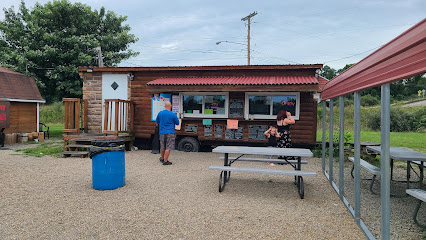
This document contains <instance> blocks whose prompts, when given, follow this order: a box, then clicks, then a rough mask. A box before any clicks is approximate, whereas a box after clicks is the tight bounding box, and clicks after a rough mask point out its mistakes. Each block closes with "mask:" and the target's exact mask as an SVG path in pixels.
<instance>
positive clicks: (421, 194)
mask: <svg viewBox="0 0 426 240" xmlns="http://www.w3.org/2000/svg"><path fill="white" fill-rule="evenodd" d="M405 192H406V193H407V194H409V195H411V196H413V197H415V198H417V200H418V202H417V206H416V209H415V210H414V214H413V220H414V222H415V223H416V224H417V225H418V226H420V227H422V228H426V225H424V224H421V223H419V222H418V220H417V213H418V212H419V210H420V205H422V202H426V191H425V190H423V189H407V190H405Z"/></svg>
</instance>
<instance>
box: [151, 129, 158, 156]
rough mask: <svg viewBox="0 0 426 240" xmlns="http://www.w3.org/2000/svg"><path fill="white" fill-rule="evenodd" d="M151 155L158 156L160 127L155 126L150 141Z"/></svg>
mask: <svg viewBox="0 0 426 240" xmlns="http://www.w3.org/2000/svg"><path fill="white" fill-rule="evenodd" d="M151 153H154V154H158V153H160V125H159V124H157V125H155V134H154V138H153V139H152V151H151Z"/></svg>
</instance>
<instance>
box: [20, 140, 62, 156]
mask: <svg viewBox="0 0 426 240" xmlns="http://www.w3.org/2000/svg"><path fill="white" fill-rule="evenodd" d="M37 145H38V146H36V147H31V148H25V149H18V150H15V151H16V152H21V153H23V154H24V155H28V156H33V157H43V156H45V155H50V156H53V157H60V154H59V153H60V152H62V151H63V150H64V145H63V143H62V142H50V141H48V142H42V143H37Z"/></svg>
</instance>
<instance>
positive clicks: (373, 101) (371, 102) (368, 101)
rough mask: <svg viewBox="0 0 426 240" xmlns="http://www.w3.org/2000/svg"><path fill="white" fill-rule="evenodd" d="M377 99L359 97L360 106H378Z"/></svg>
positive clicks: (368, 96)
mask: <svg viewBox="0 0 426 240" xmlns="http://www.w3.org/2000/svg"><path fill="white" fill-rule="evenodd" d="M379 104H380V101H379V99H377V98H375V97H373V96H371V95H370V94H367V95H365V96H362V97H361V106H376V105H379Z"/></svg>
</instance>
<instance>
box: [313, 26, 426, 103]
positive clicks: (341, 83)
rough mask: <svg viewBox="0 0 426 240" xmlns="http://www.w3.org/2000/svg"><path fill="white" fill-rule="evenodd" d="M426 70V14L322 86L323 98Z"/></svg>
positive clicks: (359, 89)
mask: <svg viewBox="0 0 426 240" xmlns="http://www.w3.org/2000/svg"><path fill="white" fill-rule="evenodd" d="M424 72H426V18H425V19H423V20H422V21H421V22H419V23H417V24H416V25H414V26H413V27H411V28H410V29H408V30H407V31H405V32H404V33H402V34H401V35H399V36H398V37H396V38H395V39H393V40H392V41H390V42H389V43H387V44H386V45H384V46H383V47H381V48H380V49H378V50H376V51H375V52H373V53H372V54H370V55H369V56H367V57H366V58H364V59H363V60H361V61H360V62H358V63H357V64H355V65H353V66H352V67H350V68H349V69H347V70H346V71H344V72H343V73H341V74H340V75H338V76H337V77H335V78H333V79H332V80H330V81H329V82H328V83H327V84H326V85H325V87H324V90H323V92H322V96H321V98H322V99H323V100H326V99H330V98H334V97H338V96H342V95H345V94H348V93H352V92H357V91H361V90H363V89H367V88H371V87H375V86H380V85H383V84H386V83H390V82H394V81H398V80H401V79H404V78H407V77H411V76H413V75H416V74H421V73H424Z"/></svg>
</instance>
